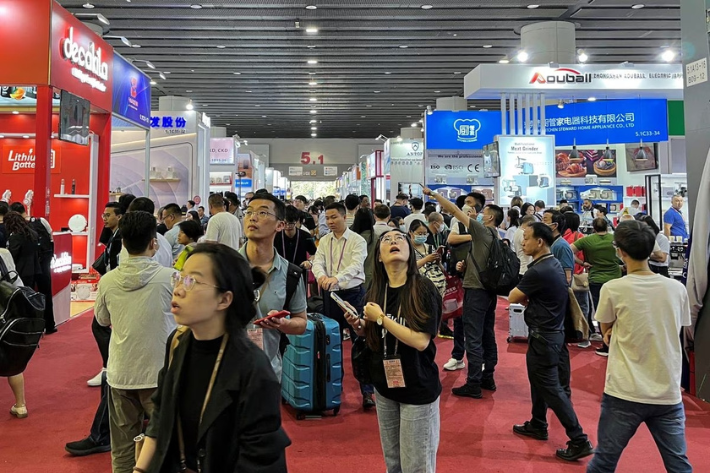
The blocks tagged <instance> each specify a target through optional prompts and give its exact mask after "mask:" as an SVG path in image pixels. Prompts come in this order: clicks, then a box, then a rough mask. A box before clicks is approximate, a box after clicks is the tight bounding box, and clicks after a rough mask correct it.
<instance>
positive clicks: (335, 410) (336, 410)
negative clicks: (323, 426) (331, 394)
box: [333, 406, 340, 416]
mask: <svg viewBox="0 0 710 473" xmlns="http://www.w3.org/2000/svg"><path fill="white" fill-rule="evenodd" d="M339 412H340V406H338V407H336V408H335V409H333V415H334V416H337V415H338V413H339Z"/></svg>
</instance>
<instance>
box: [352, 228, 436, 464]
mask: <svg viewBox="0 0 710 473" xmlns="http://www.w3.org/2000/svg"><path fill="white" fill-rule="evenodd" d="M374 260H375V264H374V273H373V280H372V285H371V286H370V290H369V292H368V293H367V300H368V301H369V302H368V303H367V305H366V306H365V310H364V317H363V318H362V319H359V318H356V317H351V316H348V322H349V323H350V324H351V325H352V326H353V328H355V331H356V332H357V333H358V335H365V336H366V339H367V345H368V346H369V348H370V349H371V350H372V351H373V354H374V356H373V359H372V360H371V361H372V362H371V363H370V365H371V367H370V372H371V375H372V378H373V384H374V385H375V389H376V390H377V393H376V394H377V420H378V423H379V427H380V439H381V442H382V450H383V453H384V457H385V464H386V466H387V470H388V471H402V472H404V473H407V472H414V471H417V472H427V473H429V472H435V471H436V452H437V449H438V447H439V426H440V417H439V396H440V394H441V382H440V381H439V368H438V367H437V365H436V363H435V362H434V358H435V357H436V345H435V344H434V339H435V338H436V335H437V330H438V328H439V322H440V320H441V307H442V303H441V296H440V295H439V292H438V290H437V289H436V287H435V286H434V284H433V283H432V282H431V281H429V280H428V279H427V278H425V277H423V276H421V275H420V274H419V270H418V268H417V261H416V256H415V253H414V247H413V246H412V242H411V241H410V240H409V238H408V237H407V235H406V234H405V233H404V232H402V231H400V230H391V231H389V232H387V233H384V234H383V235H382V236H381V237H380V239H379V244H378V245H377V246H376V249H375V256H374ZM383 335H384V336H383Z"/></svg>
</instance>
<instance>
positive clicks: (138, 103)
mask: <svg viewBox="0 0 710 473" xmlns="http://www.w3.org/2000/svg"><path fill="white" fill-rule="evenodd" d="M112 110H113V113H116V114H118V115H120V116H121V117H122V118H124V119H125V120H128V121H129V122H132V123H134V124H136V125H139V126H143V127H149V126H150V125H151V122H150V78H149V77H148V76H147V75H145V74H144V73H143V72H141V71H140V69H138V68H137V67H135V66H134V65H133V64H131V63H129V62H128V61H126V60H125V59H123V57H121V56H120V55H118V54H115V55H114V57H113V106H112Z"/></svg>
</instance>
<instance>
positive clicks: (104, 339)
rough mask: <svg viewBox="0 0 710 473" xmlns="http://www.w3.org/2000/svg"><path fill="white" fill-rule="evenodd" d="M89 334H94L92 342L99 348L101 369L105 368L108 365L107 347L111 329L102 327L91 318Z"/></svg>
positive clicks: (109, 341) (94, 318)
mask: <svg viewBox="0 0 710 473" xmlns="http://www.w3.org/2000/svg"><path fill="white" fill-rule="evenodd" d="M91 333H93V334H94V340H96V345H97V346H98V347H99V353H101V361H102V362H103V367H104V368H106V365H107V364H108V346H109V344H110V343H111V327H102V326H101V325H99V323H98V322H97V321H96V317H92V318H91Z"/></svg>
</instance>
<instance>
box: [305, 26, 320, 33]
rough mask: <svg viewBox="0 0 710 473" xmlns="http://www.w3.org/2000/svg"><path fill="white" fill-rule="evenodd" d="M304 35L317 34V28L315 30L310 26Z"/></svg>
mask: <svg viewBox="0 0 710 473" xmlns="http://www.w3.org/2000/svg"><path fill="white" fill-rule="evenodd" d="M306 33H310V34H316V33H318V28H316V27H315V26H310V27H308V28H306Z"/></svg>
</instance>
